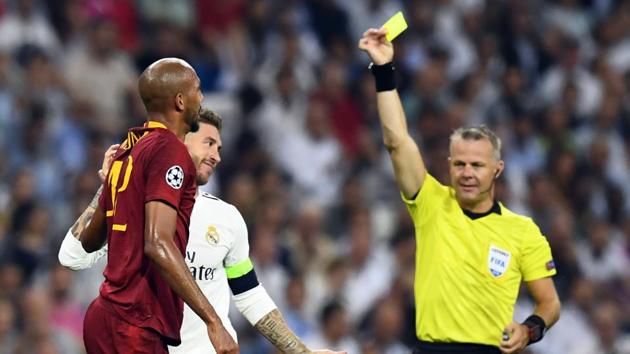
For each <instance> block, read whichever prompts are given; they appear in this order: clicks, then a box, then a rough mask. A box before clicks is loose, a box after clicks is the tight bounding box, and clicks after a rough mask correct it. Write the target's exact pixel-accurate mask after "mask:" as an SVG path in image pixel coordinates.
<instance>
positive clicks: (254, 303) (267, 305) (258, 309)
mask: <svg viewBox="0 0 630 354" xmlns="http://www.w3.org/2000/svg"><path fill="white" fill-rule="evenodd" d="M234 304H235V305H236V308H237V309H238V310H239V311H240V312H241V313H242V314H243V316H245V318H246V319H247V321H249V323H251V325H252V326H254V325H256V323H258V321H260V319H262V318H263V317H265V315H267V314H268V313H269V312H271V311H273V310H275V309H276V308H278V307H277V306H276V304H275V303H274V302H273V300H272V299H271V297H270V296H269V294H267V290H265V288H264V287H263V286H262V285H260V284H259V285H258V286H257V287H255V288H253V289H250V290H247V291H246V292H244V293H241V294H238V295H234Z"/></svg>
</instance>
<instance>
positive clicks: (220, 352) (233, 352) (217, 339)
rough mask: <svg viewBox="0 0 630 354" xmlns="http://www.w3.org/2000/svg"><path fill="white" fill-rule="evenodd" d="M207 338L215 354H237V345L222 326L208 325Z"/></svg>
mask: <svg viewBox="0 0 630 354" xmlns="http://www.w3.org/2000/svg"><path fill="white" fill-rule="evenodd" d="M208 337H209V338H210V342H212V346H213V347H214V350H215V351H216V352H217V354H238V353H239V348H238V344H236V342H235V341H234V338H232V336H231V335H230V334H229V333H228V331H226V330H225V327H223V325H221V324H219V325H218V326H212V325H208Z"/></svg>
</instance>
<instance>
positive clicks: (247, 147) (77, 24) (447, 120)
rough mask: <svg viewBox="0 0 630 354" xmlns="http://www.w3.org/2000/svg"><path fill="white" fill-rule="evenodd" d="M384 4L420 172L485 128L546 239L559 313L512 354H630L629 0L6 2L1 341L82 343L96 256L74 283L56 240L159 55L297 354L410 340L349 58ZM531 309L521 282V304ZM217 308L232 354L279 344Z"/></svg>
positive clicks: (0, 98) (394, 200)
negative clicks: (215, 122)
mask: <svg viewBox="0 0 630 354" xmlns="http://www.w3.org/2000/svg"><path fill="white" fill-rule="evenodd" d="M398 10H403V12H404V14H405V16H406V19H407V21H408V23H409V28H408V30H407V31H406V32H404V33H403V34H402V35H401V36H400V37H399V38H397V39H396V40H395V51H396V67H397V72H398V76H399V91H400V95H401V97H402V100H403V105H404V109H405V110H406V114H407V119H408V126H409V129H410V131H411V133H412V135H413V136H414V138H415V139H416V141H417V142H418V144H419V145H420V147H421V150H422V152H423V155H424V159H425V162H426V163H427V166H428V168H429V171H430V172H431V173H432V174H433V175H434V176H436V177H437V178H438V179H439V180H441V181H442V182H444V183H448V165H447V160H446V158H447V156H448V136H449V135H450V133H451V132H452V131H453V130H454V129H455V128H456V127H458V126H460V125H467V124H480V123H483V124H486V125H488V126H490V127H492V128H493V129H495V130H496V132H497V133H498V134H499V136H500V137H501V138H502V139H503V158H504V160H505V161H506V166H507V168H506V172H505V174H504V175H503V176H502V177H501V178H500V179H499V180H498V182H497V191H498V199H499V200H501V201H503V203H504V204H505V205H506V206H507V207H508V208H510V209H512V210H514V211H516V212H519V213H524V214H526V215H529V216H531V217H532V218H533V219H534V221H535V222H536V223H537V224H538V225H539V226H540V228H541V230H542V232H543V234H545V235H546V236H547V238H548V240H549V243H550V244H551V247H552V250H553V254H554V258H555V263H556V266H557V269H558V275H557V276H556V277H555V281H556V286H557V287H558V291H559V294H560V296H561V299H562V302H563V309H562V315H561V319H560V321H559V322H558V324H557V325H556V326H555V327H554V328H553V329H552V330H551V331H550V332H549V333H548V334H547V336H546V338H545V339H544V340H543V341H542V342H540V343H538V344H536V345H533V346H531V347H529V348H528V351H529V353H533V354H609V353H610V354H612V353H617V354H624V353H630V99H629V98H630V1H615V0H555V1H543V0H520V1H519V0H387V1H385V0H356V1H354V0H353V1H344V0H282V1H280V0H178V1H170V0H135V1H132V0H47V1H46V0H39V1H37V0H4V1H2V0H0V149H1V150H0V151H1V153H0V177H1V178H0V354H5V353H23V354H27V353H42V354H43V353H46V354H52V353H64V354H73V353H82V352H83V350H84V349H83V346H82V339H81V338H82V319H83V315H84V312H85V309H86V307H87V305H88V304H89V302H90V301H91V300H92V299H93V298H94V297H95V296H96V295H97V292H98V286H99V284H100V282H101V280H102V275H101V272H102V269H103V267H104V264H103V262H101V263H100V264H99V265H98V266H97V267H96V268H94V269H91V270H88V271H84V272H71V271H69V270H66V269H64V268H62V267H61V266H60V265H59V264H58V262H57V260H56V255H57V251H58V248H59V245H60V242H61V239H62V238H63V236H64V234H65V233H66V231H67V229H68V228H69V227H70V225H71V224H72V223H73V221H74V220H75V218H76V217H77V216H78V215H79V214H80V212H81V211H82V210H83V209H84V208H85V207H86V206H87V204H88V202H89V201H90V200H91V199H92V196H93V194H94V192H95V191H96V189H97V188H98V183H99V181H98V177H97V171H98V169H99V167H100V161H101V159H102V155H103V153H104V151H105V149H106V148H107V147H108V146H109V144H111V143H114V142H120V141H121V139H122V137H123V136H124V133H125V132H126V129H127V128H128V127H130V126H136V125H140V124H141V123H142V122H143V121H144V119H145V115H144V111H143V108H142V105H141V103H140V100H139V97H138V94H137V92H136V79H137V77H138V74H139V73H140V72H141V71H142V70H143V69H144V68H145V67H146V66H147V65H148V64H150V63H151V62H153V61H154V60H156V59H158V58H162V57H170V56H175V57H180V58H183V59H185V60H187V61H188V62H190V63H191V64H192V65H193V66H194V67H195V69H196V70H197V73H198V74H199V76H200V78H201V82H202V89H203V91H204V95H205V96H206V101H205V104H206V105H207V106H208V107H209V108H211V109H213V110H215V111H217V112H218V113H219V114H221V115H222V116H223V118H224V130H223V134H222V136H223V140H224V148H223V150H222V158H223V162H222V164H221V166H220V167H219V169H218V172H217V173H216V175H215V176H214V177H213V178H212V179H211V182H210V183H209V184H208V185H205V186H203V187H202V189H203V190H205V191H208V192H211V193H213V194H216V195H217V196H220V197H221V198H223V199H224V200H226V201H227V202H229V203H231V204H234V205H235V206H236V207H237V208H238V209H239V210H240V212H241V213H242V214H243V216H244V218H245V220H246V222H247V225H248V228H249V239H250V246H251V254H252V259H253V260H254V263H255V267H256V271H257V274H258V278H259V279H260V280H261V282H262V283H263V285H264V286H265V287H266V289H267V290H268V292H269V293H270V295H271V296H272V297H273V298H274V299H275V300H276V302H277V303H278V305H279V307H280V309H281V310H282V312H283V313H284V316H285V317H286V319H287V320H288V322H289V324H290V326H291V327H292V328H293V329H294V330H295V332H296V333H297V334H298V335H300V336H301V337H302V338H304V339H305V341H306V343H307V344H309V345H310V346H312V347H329V348H336V349H344V350H348V352H349V353H352V354H355V353H364V354H375V353H383V354H398V353H408V352H409V348H410V347H411V346H412V345H413V343H414V341H415V335H414V311H415V309H414V305H413V272H414V247H415V242H414V230H413V225H412V224H411V221H410V218H409V217H408V215H407V212H406V210H405V207H404V204H403V203H402V202H401V200H400V195H399V192H398V190H397V188H396V185H395V182H394V179H393V173H392V168H391V166H390V162H389V160H388V156H387V153H386V151H385V149H384V148H383V147H382V141H381V133H380V128H379V124H378V117H377V111H376V102H375V90H374V85H373V79H372V78H371V75H370V73H369V71H368V70H367V65H368V62H367V55H365V54H364V53H361V52H360V51H359V50H358V49H357V47H356V44H357V42H358V39H359V38H360V36H361V34H362V33H363V31H364V30H366V29H367V28H369V27H378V26H380V25H381V24H383V23H384V22H385V21H386V20H387V19H388V18H389V17H390V16H391V15H393V14H394V13H395V12H396V11H398ZM531 311H532V305H531V301H530V300H529V299H528V298H527V297H526V296H525V294H523V296H521V297H520V298H519V301H518V302H517V305H516V311H515V317H516V319H517V320H523V319H524V318H525V317H527V315H529V314H530V313H531ZM232 312H233V313H234V316H233V322H234V324H235V327H236V328H237V332H238V333H239V342H240V345H241V352H242V353H245V354H248V353H251V354H263V353H274V350H273V348H271V346H270V345H269V344H268V343H267V342H266V341H265V340H264V339H263V338H262V337H260V336H258V335H257V334H256V332H255V331H254V330H253V329H252V328H251V327H250V326H249V324H247V323H246V321H245V320H244V319H243V318H242V317H240V315H239V314H238V312H237V311H232ZM471 325H474V324H471Z"/></svg>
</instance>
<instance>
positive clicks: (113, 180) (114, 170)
mask: <svg viewBox="0 0 630 354" xmlns="http://www.w3.org/2000/svg"><path fill="white" fill-rule="evenodd" d="M127 161H128V163H127V166H126V167H125V174H124V176H123V181H122V185H121V186H120V187H118V182H120V174H121V173H122V167H123V161H114V163H112V167H111V170H110V172H109V178H108V184H109V187H110V190H111V193H112V209H111V210H108V211H107V213H106V214H105V215H107V217H113V216H114V215H115V214H116V205H117V204H118V200H117V196H118V193H120V192H124V191H125V190H126V189H127V185H129V179H130V177H131V170H133V157H132V156H129V157H128V158H127ZM126 230H127V224H113V225H112V231H123V232H124V231H126Z"/></svg>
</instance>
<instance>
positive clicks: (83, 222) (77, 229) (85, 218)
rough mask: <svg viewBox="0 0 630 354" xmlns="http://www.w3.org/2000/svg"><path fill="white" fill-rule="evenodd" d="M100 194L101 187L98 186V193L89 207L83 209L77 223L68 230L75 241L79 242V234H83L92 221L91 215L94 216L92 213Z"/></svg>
mask: <svg viewBox="0 0 630 354" xmlns="http://www.w3.org/2000/svg"><path fill="white" fill-rule="evenodd" d="M102 192H103V186H100V187H99V189H98V191H96V194H95V195H94V198H92V201H91V202H90V205H88V207H87V208H85V210H84V211H83V213H82V214H81V216H79V218H78V219H77V221H75V222H74V225H72V228H70V232H71V233H72V235H73V236H74V237H75V238H76V239H77V240H81V232H83V230H84V229H85V228H86V226H87V225H88V224H89V223H90V221H92V215H94V211H96V208H97V207H98V198H100V197H101V193H102Z"/></svg>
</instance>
